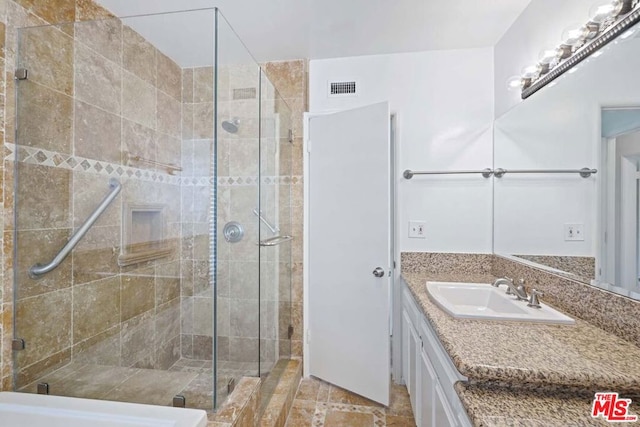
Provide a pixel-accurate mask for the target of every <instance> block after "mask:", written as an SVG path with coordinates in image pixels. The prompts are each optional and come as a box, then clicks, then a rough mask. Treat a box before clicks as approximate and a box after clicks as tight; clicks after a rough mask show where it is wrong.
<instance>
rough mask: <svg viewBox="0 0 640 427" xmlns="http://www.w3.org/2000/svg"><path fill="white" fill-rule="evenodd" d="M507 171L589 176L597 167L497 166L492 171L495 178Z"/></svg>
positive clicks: (500, 176) (594, 172) (595, 171)
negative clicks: (521, 167) (536, 167)
mask: <svg viewBox="0 0 640 427" xmlns="http://www.w3.org/2000/svg"><path fill="white" fill-rule="evenodd" d="M507 173H579V174H580V176H581V177H583V178H589V177H590V176H591V175H592V174H596V173H598V169H590V168H582V169H516V170H510V169H502V168H498V169H496V170H494V171H493V174H494V175H495V176H496V178H502V177H503V176H504V175H505V174H507Z"/></svg>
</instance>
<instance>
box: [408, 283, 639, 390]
mask: <svg viewBox="0 0 640 427" xmlns="http://www.w3.org/2000/svg"><path fill="white" fill-rule="evenodd" d="M402 277H403V278H404V279H405V281H406V282H407V284H408V285H409V289H410V290H411V292H412V293H413V296H414V298H415V299H416V301H417V302H418V305H419V306H421V308H422V311H423V312H424V314H425V315H426V317H427V319H428V320H429V321H430V323H431V325H432V326H433V327H434V329H435V331H436V333H437V334H438V338H440V341H442V344H443V346H444V348H445V349H446V350H447V352H448V353H449V356H450V357H451V359H452V360H453V363H454V364H455V366H456V368H457V369H458V371H460V373H461V374H462V375H464V376H466V377H467V378H469V380H470V381H472V382H482V381H503V382H517V383H519V384H522V383H529V384H540V385H544V384H548V385H556V386H558V385H560V386H569V387H581V388H584V389H594V390H596V389H598V390H600V389H611V390H614V391H617V392H619V393H625V392H638V391H640V363H638V361H639V360H640V348H638V347H636V346H635V345H633V344H631V343H629V342H627V341H624V340H622V339H621V338H618V337H616V336H615V335H612V334H610V333H607V332H605V331H603V330H601V329H599V328H597V327H595V326H592V325H591V324H589V323H587V322H585V321H583V320H580V319H576V323H575V325H544V324H524V323H519V322H499V321H484V320H467V319H454V318H453V317H451V316H449V315H448V314H446V313H445V312H444V311H442V310H441V309H440V308H439V307H437V306H436V305H435V304H434V303H433V302H432V301H431V299H430V298H429V296H428V294H427V291H426V287H425V283H426V281H427V280H434V281H460V276H457V277H456V276H454V275H446V276H442V275H437V276H436V275H424V274H403V275H402ZM493 280H494V277H493V276H487V275H479V276H478V275H476V276H465V278H464V281H466V282H474V283H490V282H492V281H493ZM543 302H544V301H543Z"/></svg>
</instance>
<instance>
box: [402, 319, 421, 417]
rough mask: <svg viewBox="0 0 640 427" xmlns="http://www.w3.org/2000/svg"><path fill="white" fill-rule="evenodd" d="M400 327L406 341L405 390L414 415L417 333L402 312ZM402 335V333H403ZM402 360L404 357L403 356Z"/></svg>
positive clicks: (417, 348)
mask: <svg viewBox="0 0 640 427" xmlns="http://www.w3.org/2000/svg"><path fill="white" fill-rule="evenodd" d="M402 327H403V329H404V330H406V331H407V341H406V345H404V348H403V350H404V351H405V354H406V360H407V368H406V376H405V379H404V380H405V382H406V383H407V390H409V400H410V401H411V407H412V408H413V412H414V413H416V412H417V411H416V409H417V408H416V397H417V380H418V378H417V376H418V370H417V368H418V363H417V358H418V354H419V351H420V344H419V343H420V339H419V338H418V333H417V332H416V330H415V328H414V327H413V323H412V322H411V318H410V317H409V315H408V313H407V312H406V311H404V310H403V311H402ZM403 335H404V332H403ZM403 358H404V356H403Z"/></svg>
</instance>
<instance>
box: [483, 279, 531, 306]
mask: <svg viewBox="0 0 640 427" xmlns="http://www.w3.org/2000/svg"><path fill="white" fill-rule="evenodd" d="M500 285H507V295H515V296H516V298H518V301H528V300H529V295H527V291H526V290H525V288H524V279H520V283H519V284H518V285H517V286H516V285H515V283H513V280H511V279H510V278H508V277H501V278H500V279H496V281H495V282H493V283H492V284H491V286H495V287H496V288H497V287H499V286H500Z"/></svg>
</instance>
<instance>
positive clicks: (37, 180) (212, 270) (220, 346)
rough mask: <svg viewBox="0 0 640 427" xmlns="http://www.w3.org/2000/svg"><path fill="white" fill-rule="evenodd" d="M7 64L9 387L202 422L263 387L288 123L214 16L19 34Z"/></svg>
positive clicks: (285, 210) (273, 328)
mask: <svg viewBox="0 0 640 427" xmlns="http://www.w3.org/2000/svg"><path fill="white" fill-rule="evenodd" d="M167 28H175V29H176V31H167V30H166V29H167ZM177 35H179V36H177ZM16 57H17V58H16V65H17V67H16V68H17V70H16V80H15V81H14V84H15V93H16V115H15V116H16V125H15V126H16V132H15V135H16V136H15V140H13V141H11V138H9V137H8V141H7V144H6V147H7V149H8V150H9V151H10V154H9V155H8V157H7V158H8V159H9V160H10V161H11V162H10V163H12V166H13V170H14V179H15V194H14V206H15V213H14V218H13V230H14V236H15V239H14V242H15V245H14V307H15V308H14V310H15V312H14V323H15V325H14V336H15V337H16V340H17V343H18V344H17V349H16V350H15V351H14V388H15V389H16V390H17V391H24V392H31V393H35V392H39V393H49V394H54V395H62V396H75V397H84V398H93V399H105V400H117V401H126V402H136V403H148V404H157V405H172V404H174V405H180V403H181V402H184V403H185V404H186V406H187V407H193V408H201V409H207V410H214V409H215V408H217V407H219V406H220V404H221V403H222V402H223V401H224V399H225V398H226V396H227V394H228V393H229V392H230V391H231V390H232V389H233V387H234V384H235V383H236V382H237V380H238V379H239V378H240V377H242V376H261V377H266V376H267V375H269V374H270V373H276V372H278V368H277V366H278V362H279V361H282V360H286V359H288V358H289V357H290V355H291V346H290V339H289V323H290V322H289V319H290V315H291V313H290V311H291V308H290V302H289V301H290V288H291V243H290V241H291V218H290V217H291V214H290V211H291V209H290V195H291V191H290V185H291V147H290V140H291V135H290V129H291V128H292V127H291V111H290V109H289V108H288V106H287V105H286V103H284V102H283V100H282V99H281V98H280V96H279V95H278V93H277V91H276V89H275V88H274V86H273V85H272V84H271V83H270V82H269V80H268V78H267V77H266V76H265V74H264V73H263V71H262V69H261V67H260V65H259V64H257V63H256V61H255V60H254V59H253V57H252V56H251V54H250V53H249V52H248V51H247V49H246V48H245V46H244V45H243V43H242V41H241V40H240V39H239V38H238V37H237V35H236V34H235V32H234V31H233V29H232V28H231V26H230V25H229V23H228V22H227V21H226V20H225V19H224V17H223V16H222V14H221V13H220V12H219V11H218V10H217V9H201V10H194V11H184V12H175V13H166V14H156V15H149V16H135V17H127V18H108V19H102V20H96V21H87V22H80V23H72V24H67V23H63V24H59V25H50V26H41V27H29V28H23V29H20V30H19V35H18V46H17V51H16ZM7 134H9V132H8V133H7ZM20 347H21V348H20ZM280 363H282V362H280ZM267 398H268V396H267Z"/></svg>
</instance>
